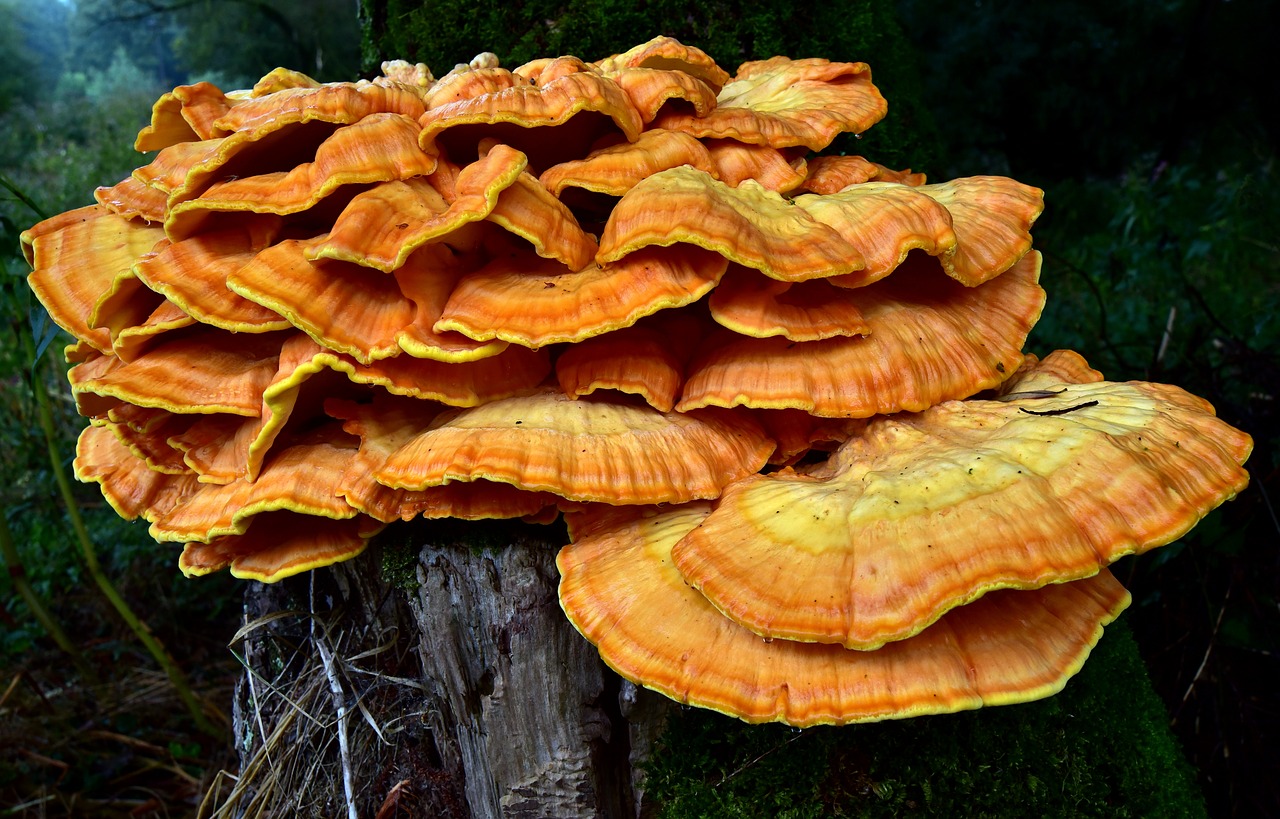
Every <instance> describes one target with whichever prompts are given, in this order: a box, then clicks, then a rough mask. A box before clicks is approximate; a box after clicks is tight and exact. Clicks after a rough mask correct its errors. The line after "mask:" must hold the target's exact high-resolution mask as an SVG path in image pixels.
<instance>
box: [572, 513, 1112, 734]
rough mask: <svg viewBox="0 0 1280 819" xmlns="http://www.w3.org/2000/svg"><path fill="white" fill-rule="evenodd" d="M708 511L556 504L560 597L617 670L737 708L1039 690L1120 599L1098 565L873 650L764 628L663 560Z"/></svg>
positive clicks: (924, 705) (1067, 666) (1053, 687)
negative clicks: (561, 530) (568, 540)
mask: <svg viewBox="0 0 1280 819" xmlns="http://www.w3.org/2000/svg"><path fill="white" fill-rule="evenodd" d="M707 511H708V506H707V505H706V504H690V505H688V506H685V507H681V508H678V509H672V510H669V511H666V512H661V513H655V512H653V511H651V510H639V511H637V510H630V509H606V510H598V509H593V510H590V511H588V512H585V513H582V514H581V515H580V516H579V515H571V516H569V520H570V521H571V523H570V531H571V533H572V535H573V538H574V543H573V545H571V546H567V547H565V548H564V549H563V550H561V552H560V555H559V557H558V558H557V560H556V565H557V566H558V567H559V568H560V574H561V581H560V604H561V606H562V607H563V608H564V610H565V613H566V614H567V615H568V617H569V620H570V621H571V622H572V623H573V624H574V626H575V627H576V628H577V629H578V630H579V631H580V632H582V634H583V636H585V637H586V638H587V639H588V640H590V641H591V642H592V643H595V644H596V646H597V647H598V648H599V649H600V656H601V658H602V659H603V660H604V661H605V662H606V663H607V664H608V665H609V666H610V667H611V668H613V669H614V670H615V671H617V672H618V673H619V674H621V675H622V676H623V677H625V678H627V679H629V680H631V681H633V682H635V683H638V684H640V685H644V686H646V687H648V688H652V689H654V690H655V691H659V692H661V693H663V694H665V695H666V696H668V697H671V698H672V699H674V700H676V701H677V702H681V703H687V704H690V705H697V706H700V707H703V708H710V709H713V710H715V711H719V712H721V713H724V714H729V715H731V716H735V717H738V718H739V719H742V720H746V721H747V722H770V721H780V722H786V723H789V724H791V725H795V726H800V727H805V726H810V725H818V724H844V723H851V722H868V721H873V720H882V719H898V718H902V717H912V716H920V715H924V714H939V713H949V712H953V711H962V710H967V709H972V708H978V707H980V706H983V705H1003V704H1010V703H1018V702H1027V701H1030V700H1034V699H1039V698H1041V697H1046V696H1049V695H1051V694H1053V693H1055V692H1057V691H1059V690H1060V689H1061V688H1062V687H1063V685H1065V684H1066V681H1067V679H1068V678H1070V677H1071V676H1072V675H1073V674H1075V673H1076V672H1077V671H1078V670H1079V669H1080V667H1081V666H1082V665H1083V664H1084V661H1085V658H1086V657H1087V656H1088V654H1089V651H1090V649H1091V648H1092V647H1093V645H1094V644H1095V643H1096V642H1097V640H1098V638H1099V637H1100V636H1101V633H1102V626H1103V625H1105V624H1107V623H1109V622H1111V621H1112V620H1113V619H1115V617H1116V616H1117V615H1118V614H1119V613H1120V612H1121V611H1122V610H1123V609H1124V608H1125V607H1126V606H1127V605H1128V603H1129V595H1128V593H1127V592H1126V591H1125V590H1124V588H1123V587H1122V586H1121V585H1120V584H1119V583H1118V582H1116V580H1115V579H1114V578H1112V577H1111V575H1110V574H1109V573H1103V574H1100V575H1098V576H1097V577H1093V578H1089V579H1087V580H1082V581H1078V582H1076V583H1067V584H1063V585H1059V586H1051V587H1048V588H1044V589H1039V590H1036V591H1030V592H1012V591H1010V592H1001V593H993V594H991V595H988V596H987V597H985V598H984V599H982V600H979V601H977V602H975V603H972V604H971V605H969V606H965V607H964V608H962V609H956V610H953V611H952V612H951V613H949V614H948V615H947V616H946V617H945V618H944V619H943V620H942V621H940V622H939V623H937V624H936V625H935V626H934V627H933V628H930V629H928V630H926V631H925V632H924V633H922V634H920V635H919V636H917V637H914V638H912V639H910V640H906V641H903V642H900V643H894V644H892V645H888V646H885V647H884V648H882V649H880V650H879V651H871V652H866V651H849V650H847V649H844V648H842V647H840V646H832V645H815V644H811V643H795V642H790V641H787V640H773V641H768V640H763V639H761V638H760V637H758V636H756V635H755V634H752V633H751V632H749V631H747V630H746V629H744V628H742V627H741V626H739V625H737V624H736V623H734V622H732V621H731V620H728V619H727V618H725V617H723V616H721V614H720V613H719V612H718V611H716V610H715V609H714V608H713V607H712V606H711V605H710V604H709V603H708V602H707V601H706V600H705V599H704V598H703V597H702V596H701V595H699V594H698V593H697V591H695V590H694V589H693V588H691V587H690V586H689V585H688V583H686V582H685V580H684V578H683V577H681V576H680V573H679V572H678V571H676V569H675V567H674V566H673V565H672V561H671V547H672V544H673V543H675V542H676V541H678V540H680V538H681V537H682V536H684V534H685V533H686V532H688V531H689V530H690V529H691V528H692V527H694V526H697V525H698V523H699V521H701V520H702V518H703V517H704V516H705V515H706V513H707ZM575 518H577V520H575ZM788 586H790V584H788Z"/></svg>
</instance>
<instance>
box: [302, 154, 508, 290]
mask: <svg viewBox="0 0 1280 819" xmlns="http://www.w3.org/2000/svg"><path fill="white" fill-rule="evenodd" d="M527 164H528V161H527V159H526V158H525V156H524V154H522V153H520V152H519V151H517V150H514V149H512V148H508V147H507V146H505V145H495V146H494V147H493V148H492V149H491V150H489V151H488V152H487V153H485V155H484V156H482V157H480V159H479V160H477V161H476V162H473V163H471V164H470V165H467V166H466V167H465V168H463V169H462V170H461V171H459V172H458V175H457V178H456V179H455V180H447V179H443V178H441V179H437V178H436V176H435V175H433V176H432V177H421V178H417V179H408V180H405V181H403V182H400V181H396V182H385V183H383V184H381V185H378V186H377V187H375V188H373V189H371V190H368V191H365V192H364V193H360V194H357V195H356V196H355V198H353V199H352V200H351V204H349V205H348V206H347V207H346V209H345V210H343V211H342V214H341V215H340V216H338V219H337V221H336V222H335V223H334V225H333V230H332V231H330V233H329V237H328V239H326V240H325V241H323V242H320V243H319V244H317V245H316V246H314V247H313V248H312V249H311V250H310V251H308V256H307V257H308V258H310V259H338V260H340V261H347V262H355V263H356V264H361V265H364V266H365V267H372V268H374V269H376V270H381V271H383V272H384V273H390V272H391V271H393V270H395V269H396V268H398V267H400V266H401V265H403V264H404V263H405V260H406V259H408V258H409V254H411V253H413V252H414V251H415V250H417V249H418V248H419V247H422V246H423V245H425V244H427V243H429V242H436V241H442V240H445V238H446V237H448V236H449V235H450V234H451V233H453V232H454V231H457V230H459V229H460V228H462V227H463V226H464V225H467V224H469V223H471V222H476V221H479V220H481V219H484V218H485V217H486V216H488V215H489V213H490V212H491V211H492V210H493V209H494V207H495V206H496V205H497V203H498V196H499V194H500V193H502V191H503V190H504V189H506V188H509V187H511V186H512V185H514V184H515V182H516V180H517V179H519V178H520V174H521V173H522V172H523V171H524V169H525V167H526V165H527ZM448 171H449V169H448V168H442V176H443V175H448ZM450 181H452V183H453V184H452V185H448V183H449V182H450ZM447 185H448V187H449V188H450V189H445V188H446V186H447Z"/></svg>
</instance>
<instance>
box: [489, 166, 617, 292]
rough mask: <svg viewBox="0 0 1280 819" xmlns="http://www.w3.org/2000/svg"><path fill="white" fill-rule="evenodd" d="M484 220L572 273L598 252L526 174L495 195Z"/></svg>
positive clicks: (570, 217) (571, 217) (591, 238)
mask: <svg viewBox="0 0 1280 819" xmlns="http://www.w3.org/2000/svg"><path fill="white" fill-rule="evenodd" d="M485 219H486V220H487V221H489V222H493V223H494V224H496V225H501V226H502V227H504V228H506V229H507V230H509V231H511V232H512V233H514V234H515V235H517V236H519V237H521V238H523V239H525V240H527V241H528V242H529V243H530V244H531V245H533V249H534V252H535V253H537V254H538V255H539V256H541V257H543V258H544V259H555V260H556V261H558V262H560V263H561V264H563V265H566V266H567V267H569V268H571V269H573V270H579V269H581V268H583V267H585V266H586V265H588V264H590V263H591V261H592V259H593V258H594V257H595V255H596V250H598V247H597V246H596V240H595V237H594V236H590V235H588V234H587V233H586V232H584V231H583V230H582V227H581V226H580V225H579V224H578V219H577V217H575V216H574V215H573V213H572V211H570V210H569V209H568V208H567V207H565V206H564V205H563V204H561V203H560V200H559V199H557V198H556V197H555V196H554V195H552V193H551V192H550V191H548V190H547V189H546V188H544V187H543V186H542V183H541V182H539V181H538V180H537V179H536V178H535V177H534V176H533V175H532V174H530V173H528V172H525V173H521V174H520V175H519V176H518V177H516V181H515V183H514V184H512V185H511V186H510V187H508V188H505V189H504V190H503V191H502V192H501V193H499V194H498V201H497V204H495V205H494V207H493V210H491V211H490V212H489V215H488V216H486V217H485Z"/></svg>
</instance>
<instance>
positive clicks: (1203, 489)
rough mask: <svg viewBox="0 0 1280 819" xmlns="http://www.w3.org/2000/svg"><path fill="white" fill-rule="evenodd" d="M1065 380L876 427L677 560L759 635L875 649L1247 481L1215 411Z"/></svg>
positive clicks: (761, 489)
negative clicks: (1047, 388) (1036, 393)
mask: <svg viewBox="0 0 1280 819" xmlns="http://www.w3.org/2000/svg"><path fill="white" fill-rule="evenodd" d="M1058 386H1059V389H1060V391H1059V392H1055V393H1054V394H1052V395H1049V396H1048V397H1029V398H1015V397H1014V396H1008V397H1007V399H1009V400H997V401H987V400H970V401H950V402H947V403H943V404H939V405H937V406H934V407H931V408H929V409H927V410H925V411H924V412H921V413H918V414H913V415H908V414H900V415H896V416H892V417H888V418H877V419H874V420H872V421H871V422H870V423H869V424H868V425H867V427H866V429H865V430H864V431H863V432H862V433H861V434H860V435H857V436H855V437H853V438H851V439H850V440H849V441H848V442H846V443H845V444H844V445H843V446H842V447H841V448H840V449H839V450H838V451H837V453H836V454H835V455H833V456H832V458H831V460H830V461H829V462H828V463H827V464H825V465H823V466H822V467H820V468H816V469H814V470H812V471H811V474H808V475H799V474H794V473H786V472H783V473H778V474H775V475H771V476H753V477H751V478H747V479H745V480H742V481H739V482H737V483H736V484H734V485H732V486H730V487H728V488H727V489H726V490H725V493H724V495H723V497H722V498H721V500H720V504H719V506H718V507H717V509H716V511H715V512H714V513H712V515H711V516H710V517H708V518H707V520H706V522H705V523H704V524H703V525H702V526H701V527H699V528H698V529H697V530H695V531H693V532H691V533H690V534H689V536H688V537H687V538H685V539H684V540H683V541H682V542H681V543H680V544H679V545H677V546H676V547H675V549H674V559H675V561H676V565H677V566H679V567H680V570H681V572H683V573H684V575H685V577H687V578H688V579H689V582H690V583H692V584H693V585H694V586H696V587H697V588H699V589H701V590H702V592H703V594H705V595H706V596H707V597H708V598H709V599H710V600H711V601H712V602H714V603H715V605H716V607H717V608H719V609H720V610H721V611H724V612H725V613H726V614H728V615H729V616H730V617H732V618H733V619H735V620H737V621H738V622H741V623H743V624H744V625H746V626H747V627H748V628H750V629H751V630H752V631H756V632H757V633H759V634H763V635H767V636H775V637H786V638H789V639H797V640H813V641H818V642H839V643H843V644H844V645H846V646H849V647H851V648H864V649H869V648H876V647H877V646H880V645H883V644H884V643H885V642H887V641H891V640H900V639H904V638H906V637H910V636H911V635H913V634H916V633H918V632H919V631H920V630H921V629H923V628H925V627H927V626H928V625H929V624H930V623H932V622H933V621H934V620H936V619H937V618H938V617H940V616H941V615H942V614H943V613H944V612H946V611H947V610H948V609H950V608H952V607H954V606H959V605H964V604H965V603H968V602H970V601H972V600H974V599H975V598H977V597H979V596H981V595H983V594H985V593H986V592H988V591H991V590H993V589H1000V588H1036V587H1039V586H1043V585H1046V584H1050V583H1060V582H1063V581H1068V580H1075V579H1077V578H1081V577H1089V576H1091V575H1093V574H1095V573H1096V572H1097V571H1098V569H1099V567H1101V566H1105V565H1107V564H1108V563H1110V562H1112V561H1114V560H1116V559H1118V558H1120V557H1123V556H1124V555H1128V554H1135V553H1140V552H1144V551H1146V550H1148V549H1151V548H1154V547H1156V546H1160V545H1163V544H1165V543H1168V542H1170V541H1172V540H1174V539H1176V538H1178V537H1180V536H1181V535H1182V534H1184V533H1185V532H1186V531H1187V530H1189V529H1190V528H1191V527H1192V526H1193V525H1195V523H1196V522H1197V521H1199V520H1200V518H1201V517H1203V516H1204V515H1205V514H1206V513H1208V512H1209V510H1210V509H1213V508H1214V507H1216V506H1217V505H1218V504H1220V503H1222V502H1223V501H1225V500H1229V499H1230V498H1232V497H1234V496H1235V494H1236V493H1237V492H1239V491H1240V490H1241V489H1243V488H1244V486H1245V484H1246V483H1247V482H1248V475H1247V474H1246V473H1245V471H1244V470H1243V469H1242V468H1241V466H1240V465H1241V464H1242V463H1243V462H1244V460H1245V459H1246V458H1247V457H1248V454H1249V450H1250V447H1251V446H1252V442H1251V441H1250V439H1249V437H1248V436H1247V435H1245V434H1244V433H1242V432H1240V431H1238V430H1236V429H1233V428H1231V427H1230V426H1228V425H1227V424H1225V423H1223V422H1222V421H1220V420H1219V419H1218V418H1216V417H1215V416H1214V415H1213V412H1212V408H1211V407H1209V405H1208V404H1207V403H1206V402H1205V401H1203V400H1201V399H1198V398H1195V397H1194V396H1191V395H1189V394H1187V393H1185V392H1183V391H1182V390H1180V389H1178V388H1177V387H1171V386H1165V385H1158V384H1145V383H1142V382H1129V383H1124V384H1119V383H1108V382H1097V383H1091V384H1060V385H1058ZM1040 395H1042V396H1043V395H1046V393H1041V394H1040Z"/></svg>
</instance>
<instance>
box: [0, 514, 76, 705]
mask: <svg viewBox="0 0 1280 819" xmlns="http://www.w3.org/2000/svg"><path fill="white" fill-rule="evenodd" d="M0 555H2V556H3V557H4V562H5V563H6V564H8V567H9V579H10V581H11V582H12V583H13V587H14V588H15V589H16V590H17V591H18V594H19V595H21V596H22V599H23V600H25V601H26V603H27V608H29V609H31V613H32V615H34V616H35V618H36V620H38V621H39V622H40V625H41V627H42V628H44V633H45V634H48V635H49V636H50V637H51V638H52V639H53V641H54V642H55V643H57V644H58V648H60V649H62V650H63V651H64V652H66V654H67V656H68V657H70V658H71V662H72V663H73V664H75V667H76V670H77V671H79V672H80V676H82V677H84V679H85V680H86V681H88V682H90V683H96V682H97V681H98V675H97V674H95V673H94V671H93V668H92V667H91V666H90V665H89V663H88V662H87V661H86V660H85V658H84V655H83V654H81V653H80V649H78V648H76V646H75V643H73V642H71V638H69V637H68V636H67V633H66V632H65V631H63V630H62V626H60V625H58V621H57V620H55V619H53V615H52V614H50V613H49V610H48V609H47V608H45V605H44V603H43V601H41V600H40V598H39V597H38V596H37V595H36V593H35V590H34V589H32V588H31V584H30V583H28V582H27V571H26V568H25V567H24V566H23V565H22V557H21V556H20V555H19V554H18V548H17V546H15V545H14V543H13V535H12V534H10V532H9V522H8V520H6V518H5V514H4V507H3V506H0Z"/></svg>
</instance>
